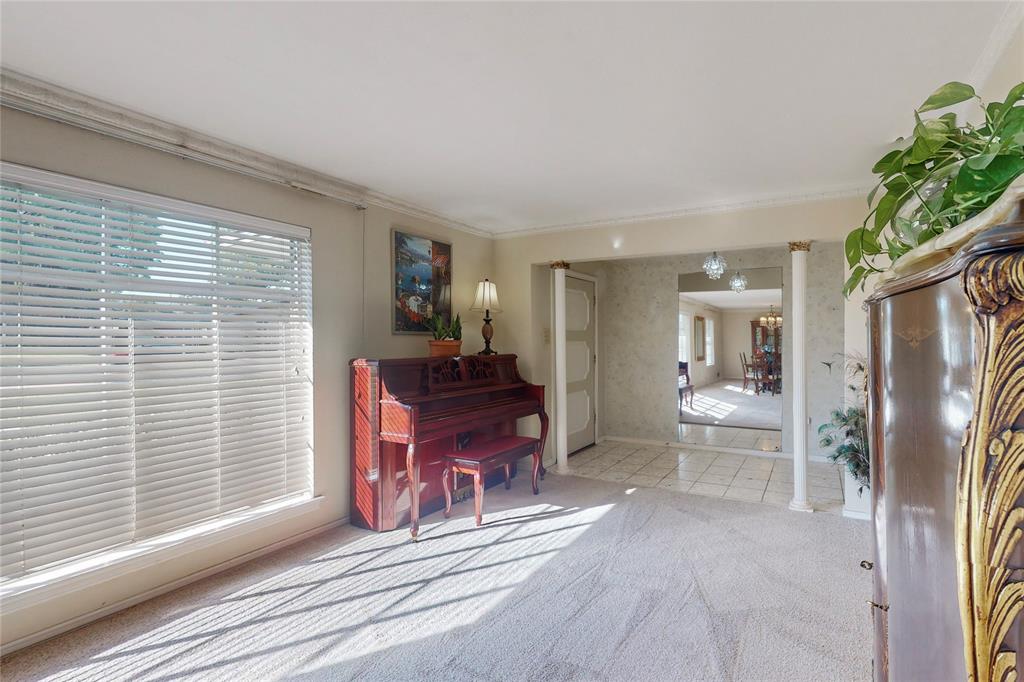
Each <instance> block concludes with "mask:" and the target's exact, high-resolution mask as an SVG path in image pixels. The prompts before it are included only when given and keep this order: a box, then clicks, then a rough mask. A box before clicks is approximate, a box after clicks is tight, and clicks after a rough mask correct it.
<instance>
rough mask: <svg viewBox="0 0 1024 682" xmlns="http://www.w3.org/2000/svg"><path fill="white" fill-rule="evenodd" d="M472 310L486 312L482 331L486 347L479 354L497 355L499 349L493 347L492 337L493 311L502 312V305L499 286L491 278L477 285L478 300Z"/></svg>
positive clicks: (474, 302)
mask: <svg viewBox="0 0 1024 682" xmlns="http://www.w3.org/2000/svg"><path fill="white" fill-rule="evenodd" d="M470 310H476V311H479V312H482V313H483V314H484V326H483V327H482V328H481V329H480V333H481V334H482V335H483V337H484V349H483V350H482V351H480V352H479V353H478V355H495V354H496V353H497V351H495V350H492V349H491V337H492V336H494V327H492V326H491V313H500V312H501V305H500V304H499V303H498V287H496V286H495V285H494V282H492V281H490V280H489V279H484V280H483V281H482V282H480V283H479V284H477V285H476V300H475V301H473V305H472V306H471V307H470Z"/></svg>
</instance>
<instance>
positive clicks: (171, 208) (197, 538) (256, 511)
mask: <svg viewBox="0 0 1024 682" xmlns="http://www.w3.org/2000/svg"><path fill="white" fill-rule="evenodd" d="M0 179H2V180H3V181H4V182H9V183H17V184H23V185H26V186H28V187H30V188H32V189H39V190H43V191H45V190H51V191H55V192H66V193H71V194H77V195H82V196H85V197H88V198H90V199H94V200H101V201H103V200H105V201H111V202H119V203H122V204H129V205H132V206H136V207H139V208H144V209H150V210H155V211H161V212H167V213H179V214H184V215H187V216H189V217H193V218H196V219H202V220H208V221H211V222H219V223H225V224H229V225H235V226H238V227H240V228H243V229H252V230H253V231H257V232H262V233H266V234H270V235H275V236H281V237H288V238H296V239H306V240H309V242H310V249H312V231H311V230H310V229H309V228H307V227H302V226H299V225H293V224H290V223H285V222H281V221H277V220H271V219H268V218H261V217H259V216H253V215H250V214H246V213H241V212H237V211H229V210H225V209H220V208H215V207H212V206H208V205H204V204H199V203H195V202H189V201H182V200H179V199H173V198H170V197H165V196H161V195H157V194H152V193H148V192H141V191H137V190H132V189H127V188H122V187H117V186H114V185H109V184H106V183H100V182H95V181H92V180H86V179H83V178H78V177H75V176H71V175H65V174H61V173H54V172H51V171H46V170H41V169H37V168H32V167H29V166H24V165H20V164H15V163H10V162H0ZM309 277H310V283H312V278H313V273H312V269H310V271H309ZM309 296H310V311H311V313H310V318H309V319H310V343H311V346H310V352H312V328H313V317H312V305H313V302H312V290H310V294H309ZM314 372H315V367H314V366H313V365H312V363H311V365H310V378H311V380H312V378H313V376H314ZM314 412H315V404H313V403H311V404H310V417H311V418H312V417H313V413H314ZM313 423H315V422H313ZM309 428H310V431H311V437H312V430H313V428H314V427H313V425H312V424H311V426H310V427H309ZM315 459H316V458H315V451H314V452H313V453H312V454H311V461H310V468H311V485H310V489H309V490H308V491H306V492H303V493H301V494H297V495H293V496H289V497H284V498H281V499H277V500H272V501H270V502H268V503H262V504H259V505H255V506H251V507H249V508H246V509H243V510H240V511H238V512H228V513H225V514H219V515H217V516H213V517H210V518H208V519H206V520H203V521H200V522H198V523H196V524H193V525H190V526H186V527H183V528H178V529H172V530H168V531H166V532H162V533H159V534H157V535H154V536H152V537H148V538H144V539H142V540H138V541H134V542H131V543H127V544H119V545H114V546H111V547H109V548H106V549H101V550H99V551H97V552H94V553H89V554H86V555H83V556H81V557H77V558H74V559H70V560H68V561H66V562H62V563H60V564H57V565H54V566H52V567H45V568H42V569H39V570H37V571H31V572H29V573H27V574H24V575H21V576H19V577H17V578H12V579H10V580H7V581H4V582H3V583H0V603H2V606H3V608H2V613H3V614H4V615H6V614H9V613H13V612H16V611H19V610H21V609H24V608H27V607H29V606H32V605H35V604H36V603H40V602H42V601H47V600H49V599H53V598H56V597H59V596H63V595H65V594H66V593H67V592H68V591H69V590H76V589H83V588H87V587H90V586H93V585H97V584H100V583H105V582H108V581H110V580H113V579H116V578H118V577H120V576H122V575H126V574H129V573H132V572H134V571H137V570H140V569H142V568H145V567H148V566H151V565H154V564H157V563H159V562H161V561H165V560H167V559H169V558H172V557H176V556H180V555H181V554H182V553H184V552H190V551H196V550H199V549H203V548H205V547H209V546H214V545H216V544H218V543H221V542H224V541H226V540H229V539H231V538H234V537H238V536H243V535H246V534H248V533H251V532H253V531H254V530H257V529H259V528H261V527H265V526H270V525H273V524H276V523H280V522H281V521H283V520H286V519H288V518H291V517H294V516H299V515H304V514H308V513H311V512H313V511H315V510H317V509H318V508H320V507H321V506H322V505H323V503H324V502H325V498H324V497H323V496H322V495H316V493H315V491H316V471H317V470H316V466H315Z"/></svg>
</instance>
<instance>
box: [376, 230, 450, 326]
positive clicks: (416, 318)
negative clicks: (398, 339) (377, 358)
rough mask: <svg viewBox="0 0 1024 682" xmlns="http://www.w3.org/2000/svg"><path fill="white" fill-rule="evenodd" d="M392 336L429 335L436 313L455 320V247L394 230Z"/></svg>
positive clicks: (392, 240)
mask: <svg viewBox="0 0 1024 682" xmlns="http://www.w3.org/2000/svg"><path fill="white" fill-rule="evenodd" d="M391 283H392V286H393V289H392V297H391V298H392V300H391V308H392V317H391V320H392V323H391V333H392V334H429V333H430V330H429V329H427V325H426V322H427V320H429V319H430V318H431V317H432V316H433V315H434V313H437V314H438V315H440V316H441V318H442V319H444V322H445V324H448V323H450V322H451V318H452V245H451V244H447V243H445V242H439V241H437V240H436V239H430V238H429V237H420V236H418V235H414V234H410V233H408V232H405V231H403V230H401V229H399V228H393V229H392V230H391Z"/></svg>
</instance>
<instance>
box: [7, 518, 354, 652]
mask: <svg viewBox="0 0 1024 682" xmlns="http://www.w3.org/2000/svg"><path fill="white" fill-rule="evenodd" d="M348 522H349V517H348V516H345V517H343V518H341V519H338V520H336V521H331V522H330V523H325V524H323V525H320V526H317V527H316V528H311V529H309V530H307V531H303V532H301V533H299V534H297V535H292V536H291V537H287V538H284V539H283V540H278V541H277V542H273V543H271V544H269V545H266V546H265V547H260V548H258V549H254V550H252V551H251V552H246V553H245V554H241V555H239V556H237V557H234V558H233V559H228V560H227V561H222V562H220V563H219V564H214V565H213V566H210V567H208V568H204V569H203V570H201V571H196V572H195V573H190V574H189V575H186V576H184V577H182V578H178V579H177V580H172V581H171V582H169V583H164V584H163V585H158V586H157V587H154V588H152V589H149V590H146V591H145V592H141V593H139V594H136V595H134V596H131V597H127V598H125V599H121V600H119V601H116V602H114V603H112V604H107V605H106V606H103V607H101V608H99V609H95V610H93V611H90V612H89V613H84V614H82V615H80V616H76V617H75V618H70V619H68V620H66V621H63V622H61V623H57V624H56V625H51V626H50V627H48V628H44V629H43V630H40V631H39V632H34V633H32V634H31V635H25V636H24V637H20V638H18V639H16V640H13V641H11V642H4V643H3V644H0V656H6V655H7V654H9V653H12V652H14V651H17V650H18V649H24V648H25V647H27V646H31V645H33V644H38V643H39V642H42V641H45V640H47V639H50V638H52V637H56V636H57V635H63V634H64V633H66V632H70V631H71V630H76V629H78V628H80V627H84V626H86V625H88V624H89V623H92V622H94V621H97V620H99V619H100V618H105V617H106V616H109V615H111V614H114V613H117V612H118V611H123V610H124V609H127V608H130V607H132V606H135V605H137V604H141V603H142V602H144V601H147V600H149V599H153V598H154V597H159V596H160V595H163V594H167V593H168V592H173V591H174V590H176V589H178V588H179V587H184V586H185V585H189V584H191V583H194V582H197V581H199V580H202V579H203V578H209V577H210V576H212V575H216V574H218V573H222V572H224V571H226V570H228V569H231V568H234V567H235V566H240V565H242V564H244V563H246V562H248V561H252V560H253V559H256V558H259V557H261V556H264V555H266V554H270V553H271V552H276V551H277V550H279V549H283V548H285V547H288V546H289V545H294V544H295V543H298V542H302V541H303V540H307V539H309V538H311V537H313V536H315V535H319V534H320V533H324V532H326V531H329V530H331V529H333V528H338V527H340V526H343V525H345V524H347V523H348Z"/></svg>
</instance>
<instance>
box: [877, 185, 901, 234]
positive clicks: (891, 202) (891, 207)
mask: <svg viewBox="0 0 1024 682" xmlns="http://www.w3.org/2000/svg"><path fill="white" fill-rule="evenodd" d="M898 202H899V199H898V197H897V195H896V194H894V193H893V192H892V190H889V192H888V193H887V194H886V195H885V196H884V197H882V198H881V199H880V200H879V202H878V208H877V209H876V210H875V229H876V230H877V229H881V228H882V227H885V225H886V223H888V222H889V221H890V220H892V218H893V216H895V215H896V211H897V210H898V209H899V203H898Z"/></svg>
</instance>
